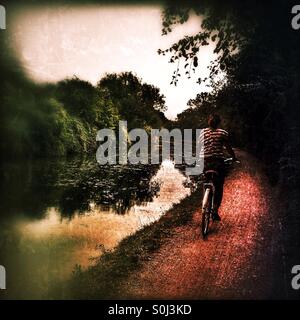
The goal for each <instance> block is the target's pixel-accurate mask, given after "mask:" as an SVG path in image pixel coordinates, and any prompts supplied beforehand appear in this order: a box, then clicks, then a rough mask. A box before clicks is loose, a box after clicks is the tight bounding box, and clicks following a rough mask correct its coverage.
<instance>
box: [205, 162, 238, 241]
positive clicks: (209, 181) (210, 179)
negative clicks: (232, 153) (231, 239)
mask: <svg viewBox="0 0 300 320" xmlns="http://www.w3.org/2000/svg"><path fill="white" fill-rule="evenodd" d="M235 162H236V163H240V161H238V160H235ZM233 163H234V160H233V158H228V159H225V160H224V164H225V167H227V168H228V167H229V166H231V165H232V164H233ZM217 175H218V171H216V170H206V171H205V172H204V173H203V179H204V182H203V200H202V224H201V231H202V237H203V239H205V238H206V237H207V235H208V230H209V224H210V220H212V221H213V207H214V195H215V185H214V181H215V180H216V178H217Z"/></svg>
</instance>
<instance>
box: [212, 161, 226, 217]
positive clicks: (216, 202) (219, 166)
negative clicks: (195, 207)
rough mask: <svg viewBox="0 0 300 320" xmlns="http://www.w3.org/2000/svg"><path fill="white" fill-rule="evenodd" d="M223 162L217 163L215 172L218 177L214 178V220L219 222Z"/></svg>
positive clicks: (223, 176) (223, 175) (223, 171)
mask: <svg viewBox="0 0 300 320" xmlns="http://www.w3.org/2000/svg"><path fill="white" fill-rule="evenodd" d="M223 163H224V162H223V160H220V161H218V163H217V166H216V168H217V171H218V176H217V177H216V181H215V182H214V185H215V194H214V210H213V211H214V219H215V220H221V218H220V216H219V207H220V206H221V202H222V198H223V186H224V180H225V168H224V165H223Z"/></svg>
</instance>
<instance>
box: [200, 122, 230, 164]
mask: <svg viewBox="0 0 300 320" xmlns="http://www.w3.org/2000/svg"><path fill="white" fill-rule="evenodd" d="M227 141H228V132H227V131H225V130H223V129H215V130H213V129H211V128H205V129H202V131H201V134H200V143H201V145H202V146H203V147H202V149H201V154H202V155H203V154H204V158H205V159H207V158H222V159H223V158H225V154H224V146H225V143H226V142H227Z"/></svg>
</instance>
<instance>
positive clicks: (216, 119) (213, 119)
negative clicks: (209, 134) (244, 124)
mask: <svg viewBox="0 0 300 320" xmlns="http://www.w3.org/2000/svg"><path fill="white" fill-rule="evenodd" d="M220 123H221V117H220V116H219V115H218V114H217V113H212V114H211V115H210V116H209V117H208V125H209V126H210V127H211V128H213V129H217V128H218V126H219V125H220Z"/></svg>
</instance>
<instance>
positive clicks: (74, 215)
mask: <svg viewBox="0 0 300 320" xmlns="http://www.w3.org/2000/svg"><path fill="white" fill-rule="evenodd" d="M50 168H51V169H50ZM72 168H73V169H74V170H73V169H72ZM78 168H84V169H83V170H81V172H80V174H79V175H77V176H76V175H74V176H72V172H73V174H75V173H76V172H78V170H79V169H78ZM44 169H45V168H44ZM49 170H50V172H51V173H52V174H53V173H55V175H56V176H55V177H53V176H51V175H50V176H51V179H52V180H51V179H50V180H45V179H42V178H41V177H40V178H39V180H40V181H39V183H40V188H38V187H37V186H38V183H37V181H36V180H35V181H32V180H31V184H29V185H30V186H31V187H28V185H27V186H26V184H24V186H26V187H24V189H23V190H22V189H20V192H21V191H22V192H23V193H22V192H21V195H20V196H21V197H20V198H21V199H22V201H21V200H18V201H17V202H18V208H19V209H20V210H22V212H25V210H28V208H29V207H28V206H26V204H27V203H30V200H31V201H33V202H35V205H34V206H32V208H34V209H35V210H37V209H38V208H43V209H42V210H44V211H43V213H41V212H40V213H38V214H37V213H34V214H33V213H32V212H31V213H30V212H29V213H28V214H26V215H25V214H22V215H15V218H14V219H13V220H12V227H11V234H10V237H11V238H12V240H11V241H10V242H9V245H7V246H5V247H3V246H2V248H0V250H1V251H3V250H5V251H6V253H7V256H9V257H10V259H11V260H12V262H11V263H12V264H19V263H20V261H21V263H22V270H20V268H17V269H16V273H17V274H18V276H17V275H16V277H14V278H15V279H17V278H20V277H22V278H23V279H24V278H25V279H27V280H26V281H27V285H24V280H23V286H25V287H27V291H26V290H24V288H22V289H20V288H18V285H17V284H16V286H17V287H16V291H17V292H18V294H19V292H23V293H24V297H25V292H26V295H27V297H32V296H34V297H36V295H37V296H39V295H42V296H43V297H48V296H47V294H48V291H47V292H45V288H48V289H49V286H51V285H53V284H54V283H57V282H61V281H64V280H66V278H67V277H68V276H69V275H70V274H71V272H72V270H73V269H74V266H75V265H76V264H79V265H81V266H83V267H86V266H88V265H90V264H92V263H93V261H94V260H93V259H94V258H97V257H99V255H100V254H101V252H103V251H105V250H111V249H113V248H115V246H116V245H117V244H118V243H119V242H120V241H121V240H122V239H123V238H124V237H126V236H128V235H130V234H133V233H134V232H136V231H137V230H138V229H140V228H142V227H144V226H145V225H147V224H149V223H151V222H153V221H155V220H157V219H159V218H160V216H161V215H162V214H164V213H165V212H166V211H167V210H168V209H169V208H170V207H171V206H172V205H173V204H175V203H177V202H179V201H180V200H181V199H183V198H184V197H186V196H187V195H188V194H189V193H190V190H189V189H188V188H186V187H185V186H184V182H185V177H184V175H183V174H182V173H181V172H180V171H179V170H178V169H176V168H175V167H174V165H173V163H172V162H170V161H168V160H165V161H164V162H163V163H162V164H161V166H160V167H159V168H158V167H156V168H155V167H152V168H150V166H143V167H142V166H140V167H135V168H131V169H130V168H126V167H124V168H121V167H116V168H111V169H109V168H105V167H103V168H99V167H98V168H95V167H94V166H92V165H90V163H89V162H84V163H83V165H82V163H81V167H78V166H77V167H76V166H75V164H74V163H72V164H71V170H70V168H68V169H66V167H65V169H64V172H62V171H59V170H56V171H55V170H54V171H53V166H49V168H48V171H47V170H46V172H49ZM79 171H80V170H79ZM41 172H42V171H41ZM43 172H45V171H43ZM70 172H71V173H70ZM68 175H70V177H69V176H68ZM44 176H45V175H44ZM71 178H72V179H71ZM27 179H28V177H27ZM49 181H51V183H50V182H49ZM35 186H36V187H35ZM33 190H34V191H35V192H37V194H36V198H37V199H36V198H35V196H34V195H33V194H32V193H31V198H29V199H28V202H26V201H25V202H23V200H25V199H24V197H25V195H26V194H27V195H29V194H30V192H32V191H33ZM50 191H51V192H50ZM40 196H42V198H41V199H38V197H40ZM25 198H26V197H25ZM43 200H44V201H45V200H46V201H45V202H44V204H43V205H36V204H38V203H42V202H43ZM22 205H23V207H22ZM120 213H123V214H120ZM0 240H1V237H0ZM32 270H35V272H34V274H32ZM28 274H30V276H28ZM48 289H47V290H48ZM13 296H15V294H13Z"/></svg>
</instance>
